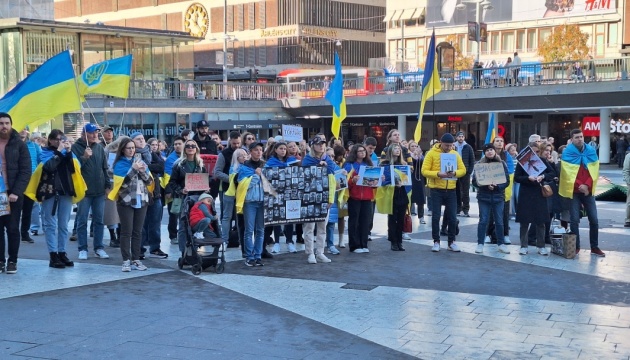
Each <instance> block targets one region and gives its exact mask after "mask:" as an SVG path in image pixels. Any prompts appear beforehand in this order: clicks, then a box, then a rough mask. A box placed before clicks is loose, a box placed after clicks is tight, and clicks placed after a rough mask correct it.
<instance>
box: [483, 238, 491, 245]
mask: <svg viewBox="0 0 630 360" xmlns="http://www.w3.org/2000/svg"><path fill="white" fill-rule="evenodd" d="M483 242H484V243H486V244H490V243H491V242H492V239H490V236H486V238H485V239H483Z"/></svg>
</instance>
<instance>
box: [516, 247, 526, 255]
mask: <svg viewBox="0 0 630 360" xmlns="http://www.w3.org/2000/svg"><path fill="white" fill-rule="evenodd" d="M518 253H519V254H520V255H527V248H526V247H522V248H521V250H519V251H518Z"/></svg>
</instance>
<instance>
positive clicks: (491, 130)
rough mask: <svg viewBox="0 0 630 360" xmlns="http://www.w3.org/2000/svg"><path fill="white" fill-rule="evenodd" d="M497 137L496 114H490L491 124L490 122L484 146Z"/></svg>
mask: <svg viewBox="0 0 630 360" xmlns="http://www.w3.org/2000/svg"><path fill="white" fill-rule="evenodd" d="M495 137H496V132H495V125H494V113H490V122H488V132H487V133H486V142H485V143H484V144H489V143H491V142H493V141H494V138H495Z"/></svg>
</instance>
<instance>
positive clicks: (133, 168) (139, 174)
mask: <svg viewBox="0 0 630 360" xmlns="http://www.w3.org/2000/svg"><path fill="white" fill-rule="evenodd" d="M138 155H139V154H138ZM113 167H114V188H113V189H112V191H111V192H110V193H109V195H108V196H107V197H108V198H109V199H110V200H112V201H116V208H117V209H118V215H119V216H120V239H119V240H120V253H121V255H122V258H123V264H122V271H123V272H129V271H131V270H132V269H134V270H146V269H147V267H146V266H145V265H143V264H142V262H141V261H140V255H141V249H140V248H141V246H142V225H143V224H144V218H145V217H146V214H147V207H148V205H149V201H150V194H151V193H152V192H153V186H154V183H153V177H152V176H151V172H150V171H149V168H148V166H147V164H146V163H145V162H144V161H142V159H141V157H139V156H136V145H135V144H134V142H133V140H131V139H129V138H126V139H123V140H122V141H121V142H120V145H119V147H118V151H116V158H115V159H114V166H113Z"/></svg>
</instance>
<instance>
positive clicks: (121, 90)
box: [78, 55, 132, 98]
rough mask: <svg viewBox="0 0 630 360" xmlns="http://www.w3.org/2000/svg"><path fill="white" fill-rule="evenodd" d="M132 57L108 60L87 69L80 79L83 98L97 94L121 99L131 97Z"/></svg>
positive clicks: (80, 90)
mask: <svg viewBox="0 0 630 360" xmlns="http://www.w3.org/2000/svg"><path fill="white" fill-rule="evenodd" d="M131 61H132V56H131V55H127V56H123V57H119V58H116V59H111V60H106V61H103V62H100V63H98V64H94V65H92V66H90V67H89V68H87V69H85V71H84V72H83V74H81V76H80V77H79V79H78V84H79V92H80V93H81V97H83V96H84V95H86V94H90V93H96V94H104V95H110V96H116V97H120V98H127V97H129V82H130V79H131Z"/></svg>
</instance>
